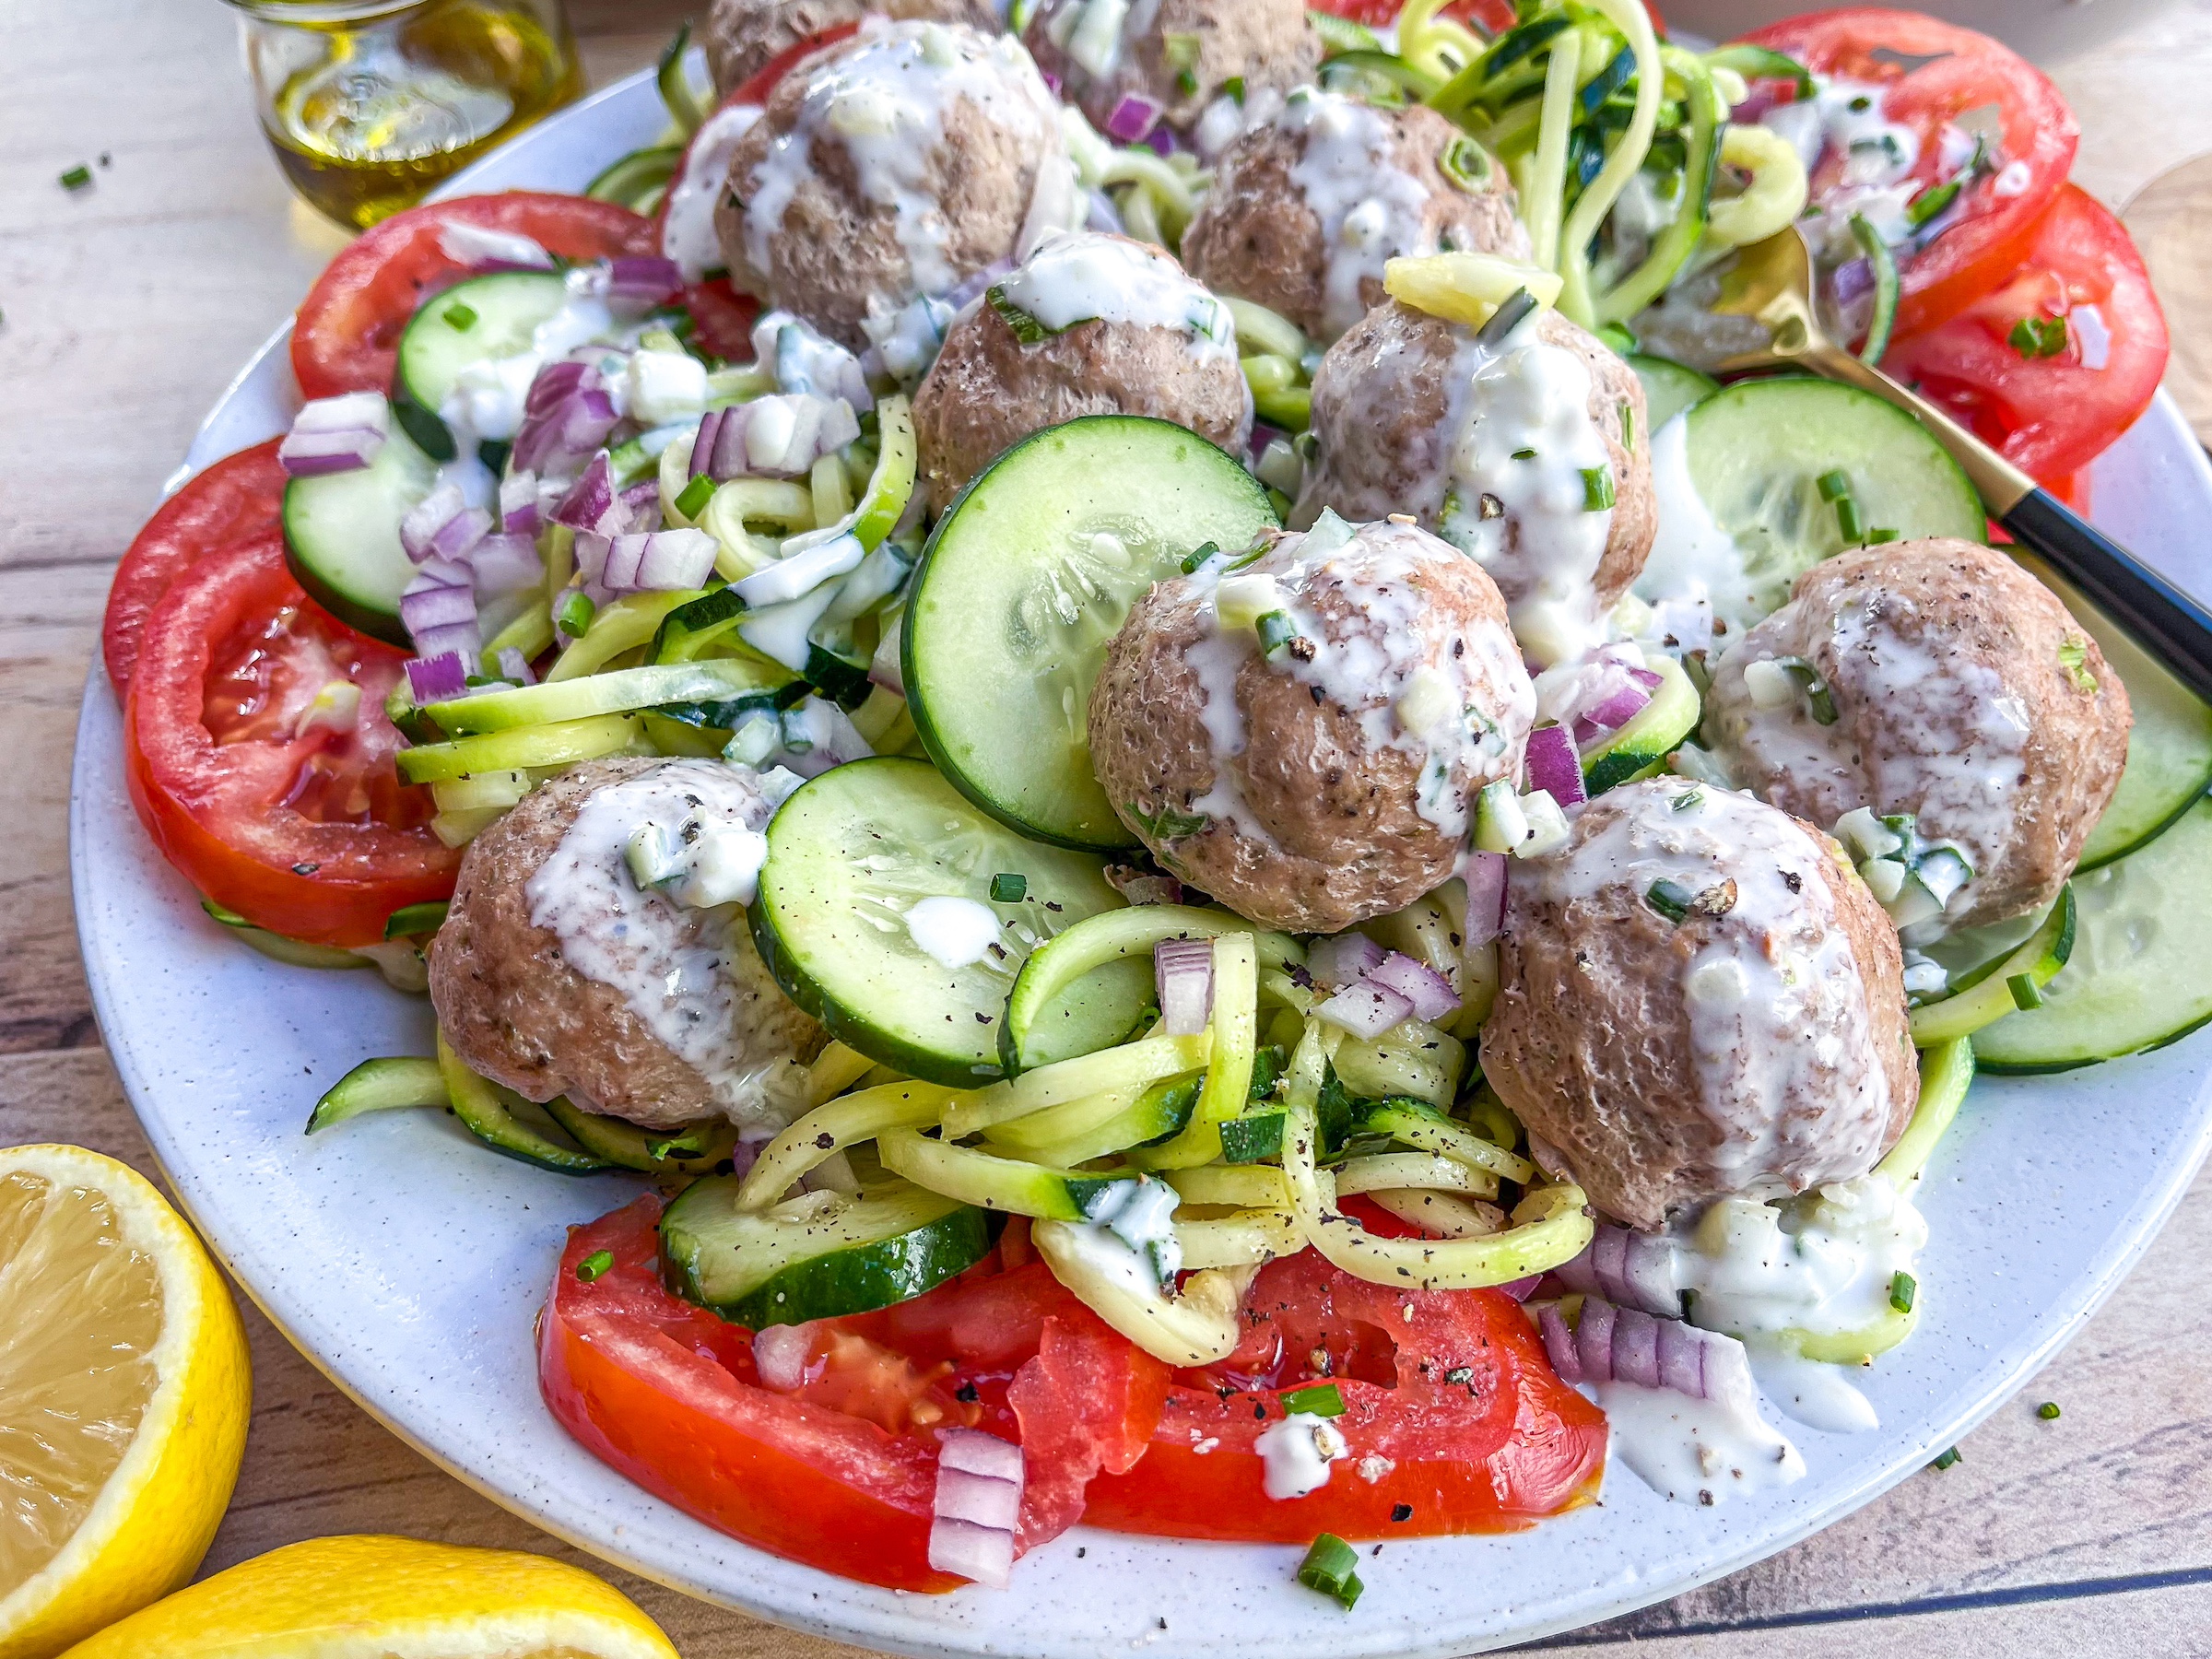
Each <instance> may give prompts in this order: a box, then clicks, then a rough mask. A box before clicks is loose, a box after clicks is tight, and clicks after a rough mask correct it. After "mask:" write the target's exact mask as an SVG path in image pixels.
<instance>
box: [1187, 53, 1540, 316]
mask: <svg viewBox="0 0 2212 1659" xmlns="http://www.w3.org/2000/svg"><path fill="white" fill-rule="evenodd" d="M1440 163H1441V165H1440ZM1447 168H1448V169H1449V171H1446V170H1447ZM1513 203H1514V197H1513V186H1512V182H1511V181H1510V180H1508V179H1507V177H1506V174H1505V169H1504V168H1502V167H1500V166H1499V165H1498V164H1497V163H1496V162H1495V161H1493V160H1492V159H1490V157H1489V155H1488V153H1487V152H1486V151H1485V150H1484V149H1483V147H1481V146H1480V145H1479V144H1477V143H1476V142H1475V140H1474V139H1472V138H1470V137H1468V136H1467V135H1465V133H1462V132H1461V131H1460V130H1459V129H1458V128H1457V127H1455V126H1453V124H1451V123H1450V122H1449V121H1446V120H1445V119H1444V118H1443V117H1442V116H1441V115H1439V114H1438V113H1437V112H1435V111H1434V110H1431V109H1428V108H1426V107H1424V106H1422V105H1420V104H1413V105H1409V106H1408V107H1406V108H1405V109H1400V110H1378V109H1372V108H1370V107H1369V106H1368V105H1366V104H1363V103H1360V102H1359V101H1358V100H1355V99H1350V98H1347V97H1345V96H1344V95H1343V94H1342V93H1338V92H1322V91H1317V90H1315V89H1314V88H1310V87H1308V88H1300V90H1299V91H1298V92H1296V93H1294V94H1293V95H1292V96H1291V99H1290V100H1289V102H1288V104H1286V105H1285V106H1284V108H1283V111H1282V112H1281V113H1280V114H1279V115H1277V117H1276V119H1275V120H1273V121H1272V122H1269V123H1267V124H1265V125H1263V126H1258V127H1255V128H1253V130H1252V131H1251V132H1249V133H1246V134H1245V135H1243V136H1242V137H1241V138H1240V139H1238V140H1237V141H1236V143H1234V144H1233V145H1231V146H1230V147H1229V149H1228V151H1227V152H1226V153H1225V154H1224V155H1223V156H1222V157H1221V159H1220V160H1219V161H1218V162H1217V163H1216V165H1215V171H1214V182H1213V185H1212V187H1211V188H1210V189H1208V190H1207V192H1206V197H1205V200H1204V201H1203V202H1202V203H1201V204H1200V206H1199V208H1198V216H1197V217H1196V218H1194V219H1193V220H1192V221H1191V223H1190V228H1189V229H1186V230H1185V231H1184V232H1183V233H1182V258H1183V263H1184V264H1185V265H1189V266H1190V269H1191V274H1192V275H1193V276H1194V277H1197V278H1198V280H1199V281H1201V282H1203V283H1205V284H1206V286H1207V287H1208V288H1213V289H1214V290H1215V291H1216V292H1218V293H1223V294H1234V295H1236V296H1237V297H1238V298H1239V299H1240V300H1252V301H1253V303H1255V304H1258V305H1265V306H1266V307H1267V308H1268V309H1269V310H1271V311H1275V312H1281V313H1282V314H1283V315H1284V316H1286V317H1288V318H1289V319H1290V321H1291V322H1293V323H1295V324H1298V325H1299V327H1300V328H1302V329H1303V330H1305V332H1306V333H1307V334H1309V335H1312V337H1313V338H1315V339H1317V340H1319V341H1321V342H1323V343H1324V345H1325V344H1326V343H1327V342H1329V341H1331V340H1334V339H1335V338H1336V337H1337V336H1338V335H1341V334H1343V333H1344V331H1345V330H1346V329H1347V328H1349V327H1351V326H1352V324H1355V323H1357V322H1359V319H1360V318H1362V317H1364V316H1365V315H1366V314H1367V313H1368V311H1369V310H1370V309H1371V307H1373V306H1377V305H1380V304H1382V266H1383V265H1384V263H1385V262H1386V261H1388V260H1392V259H1395V258H1397V257H1398V256H1400V255H1401V254H1418V253H1437V252H1439V251H1441V250H1450V249H1458V250H1462V251H1469V252H1475V253H1502V254H1505V255H1507V256H1509V257H1511V258H1514V259H1526V258H1527V257H1528V251H1529V249H1528V232H1527V230H1526V229H1524V228H1523V226H1522V223H1521V221H1520V219H1519V218H1516V217H1514V211H1513Z"/></svg>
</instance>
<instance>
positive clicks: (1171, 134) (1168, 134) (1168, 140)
mask: <svg viewBox="0 0 2212 1659" xmlns="http://www.w3.org/2000/svg"><path fill="white" fill-rule="evenodd" d="M1145 142H1146V143H1147V144H1148V145H1150V146H1151V147H1152V153H1153V154H1154V155H1156V156H1171V155H1173V154H1174V153H1175V152H1176V151H1177V150H1179V149H1181V148H1182V145H1181V144H1180V143H1179V142H1178V141H1177V140H1176V137H1175V129H1174V128H1173V127H1166V126H1157V127H1154V128H1153V129H1152V132H1151V134H1150V135H1149V136H1148V137H1147V138H1146V140H1145Z"/></svg>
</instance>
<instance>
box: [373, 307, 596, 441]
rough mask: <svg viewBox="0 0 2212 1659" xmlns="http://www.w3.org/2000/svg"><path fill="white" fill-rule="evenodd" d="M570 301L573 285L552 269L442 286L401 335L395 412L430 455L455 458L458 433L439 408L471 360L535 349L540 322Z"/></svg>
mask: <svg viewBox="0 0 2212 1659" xmlns="http://www.w3.org/2000/svg"><path fill="white" fill-rule="evenodd" d="M568 302H569V285H568V282H567V280H566V279H565V278H564V277H559V276H558V275H556V274H554V273H552V272H549V271H502V272H500V273H498V274H496V275H494V276H490V277H471V278H469V279H468V280H467V281H466V282H456V283H455V284H454V285H453V287H452V288H444V289H441V291H439V292H438V293H436V294H433V295H431V296H430V298H429V299H428V300H424V301H423V303H422V304H421V305H420V306H419V307H418V309H417V310H416V312H415V315H414V317H413V318H412V319H411V320H410V321H409V322H408V324H407V326H406V332H405V333H403V334H402V335H400V336H399V363H398V368H397V371H396V372H395V374H394V381H393V388H392V407H393V413H394V415H396V416H398V417H399V419H400V422H401V424H402V425H403V426H404V427H405V428H406V431H407V435H408V436H409V437H411V438H413V439H414V440H415V441H416V442H417V443H418V444H419V445H420V446H421V448H422V450H423V452H424V453H426V454H429V455H430V456H431V457H432V458H434V459H436V460H440V461H451V460H452V459H453V434H452V433H451V432H449V431H448V430H447V429H446V426H445V422H444V421H443V420H442V419H441V418H440V417H439V413H438V411H439V410H440V409H441V408H442V407H443V406H444V405H445V400H446V397H447V395H448V394H450V393H451V392H452V391H453V382H455V381H456V380H458V379H459V378H460V377H461V371H462V370H464V369H465V368H467V367H468V366H469V365H470V364H471V363H481V362H484V361H486V360H487V359H492V358H504V357H513V356H514V355H515V354H516V353H518V352H524V351H527V350H529V349H530V347H531V344H532V340H533V337H534V336H535V335H536V333H537V329H538V325H539V324H542V323H544V322H546V321H547V319H548V318H550V317H551V316H553V315H554V313H556V312H559V310H560V309H561V308H562V307H563V306H565V305H567V304H568Z"/></svg>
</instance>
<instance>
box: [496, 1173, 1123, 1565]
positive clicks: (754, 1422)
mask: <svg viewBox="0 0 2212 1659" xmlns="http://www.w3.org/2000/svg"><path fill="white" fill-rule="evenodd" d="M660 1211H661V1205H660V1201H659V1200H658V1199H657V1198H651V1197H647V1198H641V1199H639V1200H638V1201H637V1202H636V1203H634V1204H632V1205H630V1206H628V1207H627V1208H624V1209H620V1210H617V1211H616V1212H615V1213H614V1214H612V1215H610V1216H605V1217H602V1218H600V1219H599V1220H597V1221H594V1222H593V1223H592V1224H591V1225H590V1226H588V1227H582V1228H578V1229H576V1230H573V1231H572V1232H571V1234H570V1237H569V1244H568V1248H567V1250H566V1251H565V1252H563V1253H562V1256H561V1263H560V1269H559V1277H557V1279H556V1280H555V1283H554V1287H553V1294H552V1296H551V1297H550V1298H549V1299H548V1300H547V1305H546V1310H545V1316H544V1318H543V1320H542V1321H541V1322H540V1324H539V1331H538V1382H539V1387H540V1389H541V1391H542V1392H543V1394H544V1395H545V1399H546V1404H547V1406H548V1407H549V1408H550V1409H551V1411H552V1413H553V1415H554V1417H555V1418H558V1419H559V1421H560V1423H561V1424H562V1426H563V1427H565V1428H566V1429H567V1430H569V1432H570V1433H571V1434H572V1435H574V1436H575V1437H576V1438H577V1440H579V1441H582V1443H583V1444H584V1445H585V1446H587V1447H589V1448H590V1449H591V1451H592V1452H593V1453H594V1454H596V1455H597V1456H598V1457H600V1458H602V1459H603V1460H605V1461H606V1463H608V1464H609V1465H612V1466H613V1467H615V1468H617V1469H619V1470H620V1471H621V1472H622V1473H623V1474H624V1475H627V1476H628V1477H629V1478H630V1479H632V1480H634V1481H636V1482H637V1483H638V1484H639V1485H640V1486H641V1487H644V1488H646V1489H647V1490H648V1491H651V1492H653V1493H656V1494H658V1495H659V1496H660V1497H662V1498H665V1499H666V1500H668V1501H669V1502H671V1503H673V1504H675V1505H676V1506H677V1508H679V1509H682V1510H684V1511H685V1512H688V1513H689V1514H692V1515H695V1516H697V1517H698V1518H699V1519H700V1520H701V1521H704V1522H706V1523H707V1524H709V1525H710V1526H714V1527H718V1528H719V1529H721V1530H722V1531H724V1532H725V1533H728V1534H729V1535H732V1536H733V1537H737V1538H742V1539H744V1540H745V1541H746V1542H747V1543H749V1544H754V1545H758V1546H759V1547H761V1548H763V1549H766V1550H770V1551H771V1552H773V1553H774V1554H777V1555H781V1556H784V1557H786V1558H788V1559H792V1560H795V1561H802V1562H805V1563H806V1565H808V1566H812V1567H818V1568H821V1569H823V1570H824V1571H830V1572H834V1573H837V1574H839V1575H840V1576H841V1577H844V1578H850V1579H857V1580H860V1581H861V1582H863V1583H872V1584H883V1585H888V1586H890V1587H892V1588H896V1589H903V1590H925V1591H945V1590H951V1589H955V1588H957V1587H959V1584H960V1583H963V1582H964V1581H962V1580H959V1579H957V1578H954V1577H952V1576H951V1575H949V1574H947V1573H942V1572H939V1571H935V1569H933V1568H931V1567H930V1565H929V1556H928V1548H929V1528H930V1522H931V1518H932V1516H931V1505H932V1502H933V1500H934V1498H935V1490H936V1441H935V1434H934V1433H933V1432H932V1430H934V1429H935V1427H936V1426H938V1425H941V1424H943V1425H950V1424H959V1425H963V1426H966V1427H971V1428H982V1429H984V1430H988V1431H990V1432H992V1433H994V1434H998V1435H1000V1436H1002V1437H1003V1438H1006V1439H1008V1440H1018V1441H1020V1442H1021V1445H1022V1449H1023V1461H1024V1464H1025V1465H1026V1475H1025V1487H1024V1490H1023V1494H1022V1510H1021V1520H1020V1524H1019V1530H1018V1540H1019V1547H1020V1548H1021V1549H1023V1550H1027V1549H1030V1548H1033V1547H1036V1546H1037V1545H1039V1544H1041V1543H1043V1542H1045V1541H1046V1540H1047V1539H1050V1538H1053V1537H1056V1536H1058V1535H1060V1534H1061V1533H1062V1532H1065V1530H1066V1529H1067V1528H1068V1527H1069V1526H1071V1525H1073V1524H1075V1522H1076V1520H1077V1517H1078V1516H1079V1515H1080V1514H1081V1512H1082V1507H1083V1494H1084V1490H1085V1488H1086V1487H1088V1486H1089V1485H1090V1484H1091V1483H1092V1477H1093V1476H1094V1475H1096V1474H1097V1473H1098V1472H1099V1471H1100V1470H1101V1469H1104V1470H1108V1471H1120V1470H1125V1469H1126V1468H1127V1467H1128V1466H1129V1465H1131V1464H1132V1463H1134V1462H1135V1460H1136V1458H1138V1457H1139V1456H1141V1455H1143V1453H1144V1452H1145V1449H1146V1447H1147V1445H1148V1444H1149V1443H1150V1442H1151V1440H1152V1436H1153V1430H1154V1428H1155V1426H1156V1425H1157V1423H1158V1421H1159V1408H1160V1401H1161V1398H1162V1396H1163V1395H1164V1393H1165V1390H1166V1385H1167V1368H1166V1367H1165V1366H1162V1365H1161V1364H1159V1361H1157V1360H1155V1359H1151V1358H1149V1357H1148V1356H1147V1355H1146V1354H1144V1353H1142V1352H1140V1351H1139V1350H1138V1349H1136V1348H1135V1347H1132V1346H1131V1345H1130V1344H1129V1343H1127V1342H1125V1341H1124V1340H1123V1339H1122V1338H1121V1337H1120V1336H1118V1335H1115V1334H1114V1333H1113V1332H1112V1331H1111V1330H1109V1329H1108V1328H1107V1327H1106V1326H1105V1325H1104V1324H1101V1323H1100V1320H1099V1319H1098V1317H1097V1316H1096V1315H1095V1314H1093V1313H1091V1312H1090V1311H1089V1310H1088V1309H1087V1308H1085V1307H1084V1306H1083V1305H1082V1304H1081V1303H1080V1302H1078V1301H1077V1300H1076V1299H1075V1298H1074V1297H1073V1296H1072V1295H1070V1294H1069V1293H1068V1292H1067V1291H1066V1290H1065V1289H1063V1288H1061V1287H1060V1285H1059V1284H1058V1283H1057V1281H1055V1280H1054V1279H1053V1277H1052V1276H1051V1275H1050V1274H1049V1273H1048V1272H1046V1271H1045V1269H1044V1268H1043V1267H1042V1266H1041V1265H1030V1266H1026V1267H1021V1268H1017V1269H1015V1270H1014V1271H1012V1272H1006V1271H1002V1270H1001V1268H1000V1267H999V1265H998V1263H997V1261H996V1259H995V1258H994V1259H992V1260H990V1261H987V1262H986V1263H984V1264H982V1265H979V1266H978V1267H976V1268H974V1269H972V1270H971V1272H970V1273H968V1274H965V1275H963V1276H961V1277H959V1278H957V1279H954V1280H951V1281H949V1282H947V1283H946V1284H944V1285H940V1286H939V1287H938V1288H936V1289H935V1290H933V1291H931V1292H930V1293H929V1294H928V1295H926V1296H924V1297H921V1298H918V1299H917V1300H914V1301H912V1302H906V1303H902V1304H900V1305H899V1306H897V1307H893V1308H888V1309H885V1310H882V1311H881V1312H876V1313H869V1314H862V1315H858V1316H855V1317H853V1318H850V1319H837V1320H822V1321H818V1322H817V1323H815V1324H811V1325H806V1326H801V1327H798V1328H799V1329H800V1330H803V1331H804V1332H805V1333H806V1340H807V1353H806V1364H805V1367H804V1374H805V1377H806V1381H805V1382H803V1383H802V1384H801V1386H800V1387H799V1388H798V1389H797V1391H796V1392H789V1393H787V1392H780V1391H777V1390H773V1389H770V1388H767V1387H764V1386H762V1385H761V1383H760V1380H759V1370H758V1368H757V1367H756V1366H755V1364H754V1361H753V1354H752V1343H751V1337H750V1335H748V1334H747V1333H746V1332H744V1331H742V1330H740V1329H738V1328H737V1327H736V1326H734V1325H730V1324H724V1322H723V1321H722V1320H721V1319H719V1318H717V1317H715V1316H714V1315H713V1314H712V1313H709V1312H705V1311H704V1310H702V1309H699V1308H695V1307H692V1306H691V1305H690V1304H689V1303H688V1302H684V1301H682V1300H678V1299H677V1297H675V1296H673V1295H671V1294H670V1293H669V1292H668V1290H667V1289H666V1288H664V1286H663V1285H662V1283H661V1280H660V1276H659V1271H658V1256H657V1251H658V1238H657V1235H656V1232H655V1227H656V1225H657V1223H658V1221H659V1218H660ZM603 1250H604V1251H606V1252H607V1253H609V1254H610V1255H611V1256H612V1258H613V1262H612V1265H611V1266H609V1267H608V1268H607V1269H606V1271H605V1272H604V1273H602V1274H600V1275H599V1276H598V1277H595V1278H594V1279H593V1280H592V1281H591V1282H590V1283H588V1284H587V1283H585V1282H584V1281H583V1280H582V1279H580V1278H578V1277H577V1276H576V1268H577V1266H578V1265H579V1264H580V1263H582V1261H583V1260H584V1259H585V1258H586V1257H587V1256H590V1255H593V1254H594V1253H597V1252H599V1251H603Z"/></svg>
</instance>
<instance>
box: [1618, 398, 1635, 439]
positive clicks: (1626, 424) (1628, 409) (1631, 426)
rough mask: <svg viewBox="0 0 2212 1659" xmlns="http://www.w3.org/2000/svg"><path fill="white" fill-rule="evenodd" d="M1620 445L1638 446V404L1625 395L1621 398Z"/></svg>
mask: <svg viewBox="0 0 2212 1659" xmlns="http://www.w3.org/2000/svg"><path fill="white" fill-rule="evenodd" d="M1620 447H1621V448H1622V449H1624V450H1632V449H1634V448H1635V447H1636V406H1635V405H1634V404H1632V403H1630V401H1629V400H1628V399H1627V398H1625V397H1624V398H1622V399H1621V400H1620Z"/></svg>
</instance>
